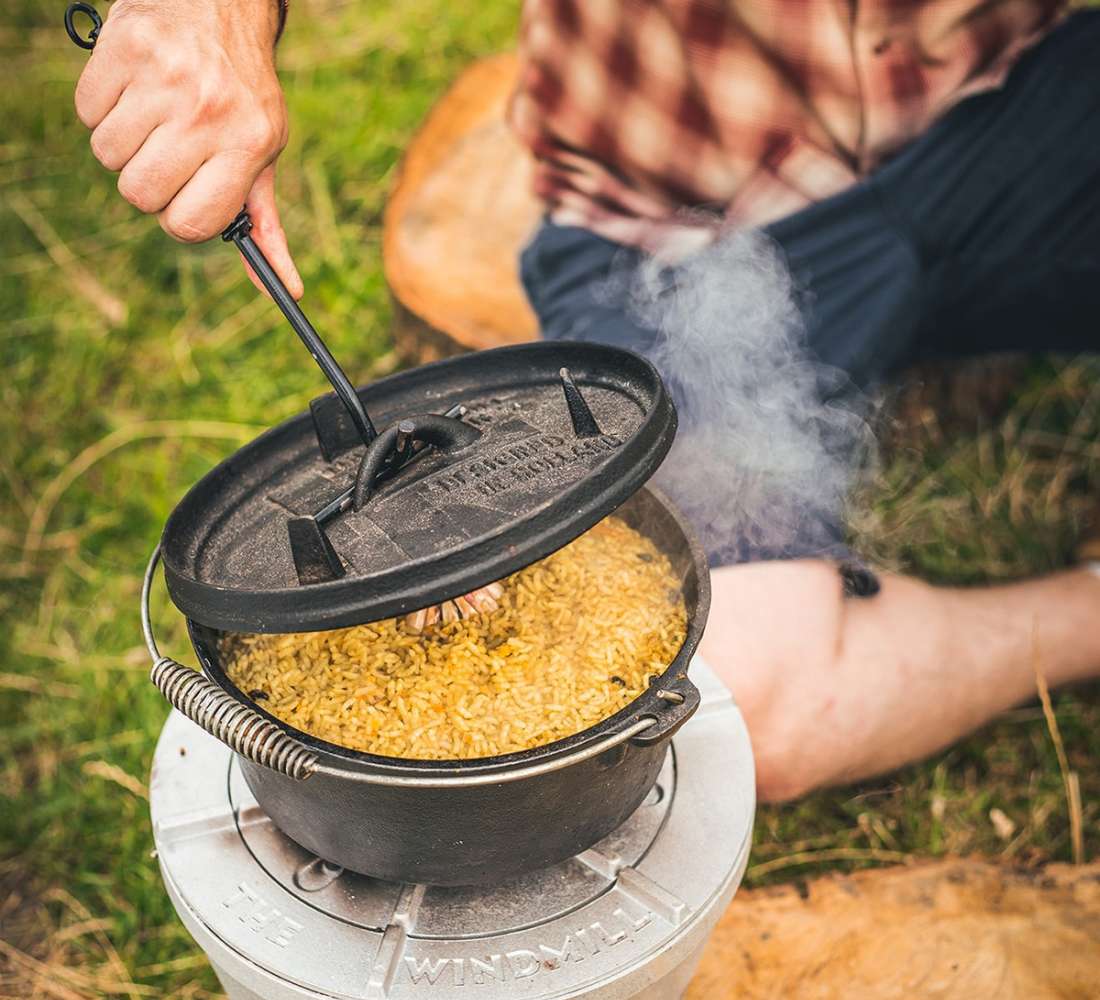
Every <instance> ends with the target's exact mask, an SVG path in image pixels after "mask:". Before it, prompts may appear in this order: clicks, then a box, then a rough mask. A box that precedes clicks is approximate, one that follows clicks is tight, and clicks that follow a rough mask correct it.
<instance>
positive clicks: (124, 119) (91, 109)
mask: <svg viewBox="0 0 1100 1000" xmlns="http://www.w3.org/2000/svg"><path fill="white" fill-rule="evenodd" d="M283 16H285V10H284V8H283V6H282V3H281V0H117V2H116V3H115V4H114V5H113V6H112V7H111V11H110V15H109V16H108V17H107V20H106V22H105V23H104V25H103V29H102V31H101V32H100V35H99V39H98V41H97V42H96V47H95V50H94V52H93V53H92V56H91V58H90V60H89V62H88V65H87V66H86V67H85V70H84V72H83V74H81V77H80V82H79V83H78V84H77V88H76V113H77V115H78V116H79V118H80V120H81V121H82V122H83V123H84V124H85V125H86V126H88V128H90V129H92V137H91V144H92V152H93V153H94V154H95V156H96V159H98V160H99V161H100V163H102V164H103V165H104V166H105V167H107V168H108V169H109V170H115V171H119V178H118V189H119V191H120V192H121V194H122V196H123V197H124V198H125V199H126V200H127V201H128V202H130V203H131V204H132V205H134V206H135V207H137V208H138V209H140V210H141V211H143V212H149V213H151V214H155V215H156V216H157V219H158V220H159V222H160V224H161V227H162V228H163V229H164V230H165V231H166V232H168V233H169V234H170V235H172V236H174V237H175V238H176V239H178V240H182V241H184V242H187V243H195V242H200V241H202V240H207V239H210V238H211V237H213V236H216V235H217V234H218V233H220V232H221V231H222V230H223V229H224V228H225V227H226V226H227V225H228V224H229V223H230V222H231V221H232V219H233V217H234V216H235V215H236V214H237V213H238V212H239V211H240V210H241V206H242V205H246V206H247V208H248V210H249V212H250V213H251V215H252V221H253V224H254V227H255V228H254V230H253V236H254V237H255V239H256V241H257V242H258V243H259V244H260V246H261V247H262V249H263V250H264V253H265V254H266V255H267V257H268V259H269V260H270V261H271V264H272V266H273V267H274V268H275V270H276V271H278V272H279V275H280V277H282V279H283V281H284V282H285V283H286V285H287V287H288V288H289V289H290V290H291V292H292V293H293V294H294V295H295V297H299V296H300V295H301V294H302V280H301V278H300V277H299V276H298V272H297V270H296V269H295V267H294V263H293V261H292V260H291V257H290V251H289V249H288V248H287V242H286V235H285V234H284V232H283V228H282V225H281V223H280V222H279V213H278V210H277V208H276V206H275V160H276V158H277V157H278V155H279V153H280V152H282V149H283V147H284V146H285V145H286V140H287V115H286V105H285V103H284V101H283V93H282V90H281V89H280V87H279V81H278V78H277V76H276V74H275V41H276V37H277V35H278V31H279V26H280V24H281V21H282V18H283ZM253 280H254V281H255V279H253Z"/></svg>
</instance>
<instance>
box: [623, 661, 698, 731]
mask: <svg viewBox="0 0 1100 1000" xmlns="http://www.w3.org/2000/svg"><path fill="white" fill-rule="evenodd" d="M655 694H656V696H657V698H658V704H659V705H660V706H661V707H660V710H659V711H658V712H656V713H655V714H653V715H651V716H650V718H652V719H653V720H654V722H653V725H652V726H650V727H649V728H648V729H645V730H643V731H642V732H640V733H639V734H638V735H637V736H634V737H632V738H631V740H630V742H631V743H632V744H634V746H638V747H648V746H653V744H654V743H660V742H662V741H663V740H667V739H668V738H669V737H670V736H672V735H673V734H674V733H675V732H676V731H677V730H678V729H679V728H680V727H681V726H682V725H683V724H684V723H685V722H687V720H688V719H690V718H691V717H692V716H693V715H694V714H695V710H696V709H697V708H698V707H699V700H700V699H699V689H698V688H697V687H696V686H695V685H694V684H692V682H691V681H689V680H688V676H687V672H686V671H685V672H683V673H681V674H679V675H678V676H677V677H675V678H674V679H673V681H672V682H671V683H670V684H664V685H662V686H661V687H660V688H658V689H657V691H656V692H655Z"/></svg>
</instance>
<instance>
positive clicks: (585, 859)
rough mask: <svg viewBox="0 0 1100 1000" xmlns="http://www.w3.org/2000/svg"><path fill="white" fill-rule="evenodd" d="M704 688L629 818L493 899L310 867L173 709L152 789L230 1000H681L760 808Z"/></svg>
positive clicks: (182, 891) (210, 742) (737, 877)
mask: <svg viewBox="0 0 1100 1000" xmlns="http://www.w3.org/2000/svg"><path fill="white" fill-rule="evenodd" d="M691 675H692V678H693V680H694V681H695V683H696V684H697V685H698V687H699V689H700V691H701V693H702V704H701V707H700V709H699V711H698V712H697V714H696V715H695V716H694V717H693V718H692V719H691V720H690V721H689V722H688V723H687V724H686V725H685V726H684V727H683V728H682V729H681V730H680V732H679V733H677V734H676V736H675V737H674V738H673V740H672V748H671V750H670V752H669V753H668V756H667V759H666V760H665V763H664V767H663V770H662V771H661V774H660V777H659V778H658V781H657V784H656V786H655V787H654V789H653V791H652V792H651V793H650V795H649V797H648V798H647V799H646V801H645V802H644V803H643V804H642V805H641V806H640V807H639V808H638V810H637V811H636V812H635V813H634V815H633V816H631V818H630V819H628V820H627V821H626V822H625V823H624V824H623V825H622V826H621V827H620V828H619V829H618V830H616V831H615V832H614V833H612V834H611V835H610V836H608V837H606V838H604V839H603V840H601V841H600V842H599V843H597V844H596V846H595V847H593V848H591V849H590V850H588V851H585V852H584V853H582V854H579V855H577V856H576V857H575V858H572V859H570V860H568V861H566V862H564V863H562V864H559V865H556V866H554V867H551V868H547V869H543V870H542V871H537V872H533V873H531V874H529V875H526V876H523V877H521V878H518V879H513V880H510V881H508V882H505V883H502V884H500V885H498V886H493V887H488V888H486V887H480V888H441V887H433V886H423V885H411V884H405V885H402V884H398V883H393V882H381V881H378V880H376V879H371V878H367V877H365V876H362V875H357V874H354V873H352V872H348V871H344V870H342V869H340V868H338V867H335V866H332V865H329V864H327V863H326V862H325V861H324V860H323V859H320V858H317V857H314V856H313V855H311V854H309V853H308V852H307V851H305V850H304V849H302V848H301V847H299V846H298V845H297V844H295V843H294V842H293V841H291V840H290V839H289V838H287V837H286V836H284V835H283V834H282V833H280V832H279V830H278V829H277V828H276V827H275V826H274V825H273V824H272V823H271V821H270V820H269V819H268V818H267V816H266V815H265V814H264V813H263V812H262V811H261V810H260V809H259V807H258V806H257V805H256V802H255V799H254V798H253V797H252V796H251V794H250V793H249V791H248V788H247V786H246V785H245V783H244V780H243V779H242V777H241V774H240V771H239V768H238V766H237V764H236V761H235V758H234V756H233V754H232V753H231V752H230V751H229V749H228V748H227V747H225V746H224V745H223V744H222V743H220V742H218V741H217V740H216V739H214V738H213V737H211V736H209V735H207V734H206V733H205V732H203V731H202V730H201V729H199V728H198V727H197V726H196V725H194V724H193V723H191V722H189V721H188V720H187V719H185V718H184V717H183V716H181V715H179V714H177V713H175V712H173V713H172V715H171V716H170V717H169V719H168V721H167V723H166V724H165V726H164V731H163V732H162V734H161V738H160V742H159V744H158V746H157V751H156V756H155V759H154V761H153V777H152V813H153V829H154V837H155V840H156V847H157V854H158V858H159V861H160V868H161V873H162V875H163V877H164V882H165V885H166V886H167V889H168V893H169V895H170V896H171V898H172V902H173V904H174V905H175V907H176V911H177V912H178V913H179V915H180V918H181V919H182V920H183V922H184V924H185V925H186V926H187V929H188V930H189V931H190V932H191V934H192V935H193V936H194V938H195V940H196V941H197V942H198V944H199V946H200V947H201V948H202V949H203V951H205V952H206V954H207V956H208V957H209V959H210V962H211V964H212V965H213V967H214V970H215V972H216V973H217V975H218V978H219V979H220V980H221V982H222V985H223V987H224V988H225V990H226V992H227V993H228V994H229V997H230V1000H284V998H296V1000H308V998H313V997H357V998H360V997H361V998H372V1000H405V998H414V997H416V998H423V1000H458V998H465V1000H470V998H478V1000H516V998H530V1000H551V998H555V1000H564V998H591V1000H628V998H629V1000H678V998H680V997H681V996H682V995H683V993H684V991H685V990H686V988H687V984H688V982H689V980H690V979H691V976H692V974H693V973H694V971H695V966H696V964H697V962H698V960H699V957H700V955H701V953H702V949H703V945H704V944H705V942H706V939H707V936H708V935H709V933H710V931H711V929H712V928H713V926H714V924H715V922H716V921H717V920H718V918H719V916H720V915H721V914H722V912H723V910H724V909H725V907H726V905H727V904H728V903H729V901H730V899H731V898H732V896H733V893H734V890H735V889H736V888H737V886H738V884H739V883H740V881H741V877H742V875H743V873H744V870H745V863H746V860H747V858H748V853H749V847H750V842H751V833H752V820H753V810H754V806H755V788H754V779H753V773H754V772H753V760H752V751H751V750H750V747H749V740H748V735H747V733H746V731H745V727H744V724H743V722H742V720H741V715H740V713H739V712H738V710H737V708H736V706H735V705H734V704H733V701H732V700H731V699H730V696H729V694H728V693H727V692H726V690H725V688H724V687H723V686H722V685H721V684H720V683H719V682H718V680H717V679H716V678H715V677H714V675H713V674H712V673H711V672H710V671H709V670H708V669H707V668H706V666H705V665H704V664H703V663H702V662H700V661H699V660H696V661H695V662H694V663H693V665H692V668H691ZM216 775H221V776H222V777H223V778H224V780H222V781H216V780H214V778H215V776H216ZM569 807H570V804H569V802H561V803H560V804H559V806H558V808H559V809H560V810H561V811H562V812H563V813H565V812H567V811H568V810H569ZM370 821H371V820H370V817H369V816H364V817H363V822H364V824H367V825H368V826H369V824H370Z"/></svg>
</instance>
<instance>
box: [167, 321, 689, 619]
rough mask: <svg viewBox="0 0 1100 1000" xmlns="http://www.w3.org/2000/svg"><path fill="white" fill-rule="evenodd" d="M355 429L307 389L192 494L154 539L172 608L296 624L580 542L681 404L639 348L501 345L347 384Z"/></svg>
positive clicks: (448, 584)
mask: <svg viewBox="0 0 1100 1000" xmlns="http://www.w3.org/2000/svg"><path fill="white" fill-rule="evenodd" d="M358 393H359V396H360V398H361V399H362V401H363V404H364V406H365V407H366V408H367V410H368V411H369V412H370V414H371V416H372V417H373V420H374V423H375V425H376V426H377V427H382V428H384V430H382V431H381V432H380V433H379V434H378V435H377V437H375V438H374V439H373V440H372V441H371V443H370V444H369V445H366V446H364V445H363V443H362V442H361V440H360V438H359V436H358V434H357V432H356V430H355V427H354V425H353V424H352V422H351V420H350V419H349V418H348V415H347V412H346V411H345V410H344V408H343V406H342V405H341V404H340V402H339V401H338V400H337V399H336V397H335V395H332V394H330V395H328V396H322V397H320V398H319V399H316V400H314V401H313V403H312V404H311V406H310V412H309V413H305V414H301V415H299V416H297V417H293V418H291V419H290V420H288V421H286V422H285V423H282V424H280V425H278V426H277V427H274V428H272V429H271V430H269V431H267V432H266V433H265V434H263V435H261V436H260V437H259V438H257V439H256V440H255V441H253V442H251V443H250V444H248V445H246V446H245V447H243V448H242V449H240V451H238V452H236V453H235V454H234V455H232V456H230V457H229V458H228V459H226V460H225V461H224V462H222V463H221V464H220V465H218V466H217V467H216V468H214V469H213V470H212V471H211V472H209V473H208V474H207V475H206V476H204V477H203V478H202V479H201V480H200V481H199V482H198V483H196V484H195V486H194V487H192V489H191V490H190V491H189V492H188V493H187V495H186V496H185V497H184V498H183V500H182V501H181V502H180V503H179V505H178V506H177V507H176V509H175V510H174V511H173V512H172V515H171V516H170V517H169V519H168V522H167V524H166V526H165V529H164V536H163V539H162V546H163V559H164V568H165V578H166V580H167V583H168V590H169V593H170V594H171V597H172V600H173V601H174V602H175V604H176V606H177V607H178V608H179V609H180V610H181V611H182V612H183V613H184V614H186V615H187V616H188V617H190V618H193V619H195V620H196V621H199V622H201V623H202V624H204V625H208V626H211V627H213V628H219V629H225V630H230V631H241V632H306V631H315V630H319V629H329V628H340V627H344V626H348V625H356V624H361V623H363V622H368V621H376V620H378V619H380V618H388V617H392V616H395V615H400V614H404V613H407V612H409V611H415V610H417V609H419V608H422V607H426V606H428V605H431V604H435V603H438V602H441V601H443V600H447V599H449V598H452V597H456V596H458V595H460V594H465V593H468V592H469V591H471V590H473V589H475V588H477V587H479V586H482V585H484V584H486V583H489V582H491V581H493V580H499V579H501V578H503V577H505V576H507V575H508V574H510V573H513V572H515V571H516V570H518V569H521V568H522V567H524V566H527V565H529V564H530V563H532V562H534V561H535V560H537V559H541V558H542V557H543V556H545V555H548V554H549V553H550V552H553V551H554V550H556V549H558V548H560V547H561V546H562V545H564V544H566V543H567V542H569V541H571V540H572V539H574V538H576V537H577V536H578V535H580V534H581V533H583V532H584V531H586V530H587V529H588V528H590V527H592V525H594V524H595V523H596V522H597V521H599V520H600V519H601V518H603V517H604V516H606V515H607V514H609V513H610V512H611V511H613V510H614V509H615V508H616V507H618V506H619V504H621V503H622V502H623V501H624V500H626V499H627V497H629V496H631V495H632V494H633V493H634V492H635V491H636V490H637V489H638V488H639V487H640V486H642V484H643V483H645V481H646V480H647V479H649V477H650V476H651V475H652V473H653V472H654V471H655V470H656V469H657V467H658V465H659V464H660V463H661V460H662V459H663V458H664V456H665V454H666V453H667V451H668V449H669V447H670V445H671V443H672V439H673V436H674V435H675V432H676V413H675V410H674V408H673V405H672V402H671V399H670V398H669V395H668V393H667V391H666V390H665V387H664V385H663V384H662V382H661V379H660V376H659V375H658V374H657V372H656V370H655V369H654V368H653V367H652V365H650V364H649V362H647V361H646V360H645V359H643V358H641V357H639V356H638V355H636V354H633V353H631V352H629V351H626V350H622V349H620V348H614V347H607V346H604V345H599V344H586V343H571V342H547V343H534V344H523V345H520V346H516V347H505V348H500V349H497V350H492V351H484V352H480V353H477V354H470V355H465V356H462V357H459V358H455V359H451V360H448V361H441V362H438V363H436V364H432V365H426V366H424V367H421V368H416V369H413V370H411V371H407V372H402V373H400V374H398V375H394V376H391V377H390V378H387V379H383V380H382V381H380V382H376V383H374V384H373V385H370V386H367V387H366V388H363V389H360V390H358Z"/></svg>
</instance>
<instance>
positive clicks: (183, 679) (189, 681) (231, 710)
mask: <svg viewBox="0 0 1100 1000" xmlns="http://www.w3.org/2000/svg"><path fill="white" fill-rule="evenodd" d="M149 679H150V680H151V681H152V682H153V684H154V685H156V687H157V689H158V690H159V691H160V693H161V694H163V695H164V697H165V699H166V700H167V701H168V704H170V705H171V706H172V707H173V708H174V709H175V710H176V711H177V712H180V713H181V714H183V715H185V716H187V718H189V719H190V720H191V721H192V722H193V723H195V725H197V726H199V727H200V728H201V729H204V730H206V732H208V733H209V734H210V735H211V736H213V737H214V738H215V739H218V740H221V742H222V743H224V744H225V745H226V746H227V747H229V748H230V749H231V750H233V751H234V752H235V753H239V754H240V755H241V756H242V757H246V758H248V760H250V761H252V762H253V763H256V764H261V765H262V766H264V767H266V768H270V769H271V770H272V771H278V772H279V774H285V775H286V776H287V777H288V778H294V779H295V780H297V781H303V780H304V779H306V778H308V777H309V776H310V775H311V774H313V773H314V772H315V771H316V770H317V764H318V759H317V755H316V754H315V753H313V751H312V750H309V749H308V748H306V747H305V746H303V745H302V744H301V743H299V742H298V741H297V740H296V739H294V738H293V737H291V736H287V734H286V733H284V732H283V731H282V730H281V729H279V727H278V726H276V725H275V724H274V723H272V722H271V721H270V720H268V719H265V718H264V717H263V716H262V715H260V714H259V712H255V711H253V710H252V709H251V708H249V707H248V706H247V705H242V704H241V703H240V702H239V701H237V699H236V698H233V697H232V696H231V695H229V694H226V692H225V691H223V690H222V689H221V688H220V687H218V685H217V684H215V683H214V682H213V681H210V680H208V679H207V678H205V677H203V675H202V674H200V673H199V672H198V671H197V670H192V669H191V668H190V667H186V666H184V665H183V664H182V663H179V662H178V661H176V660H173V659H171V658H170V657H167V656H162V657H161V658H160V659H159V660H157V661H156V663H154V664H153V669H152V670H151V671H150V673H149Z"/></svg>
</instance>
